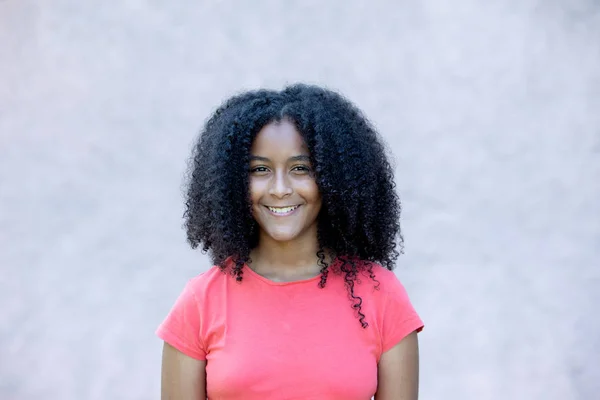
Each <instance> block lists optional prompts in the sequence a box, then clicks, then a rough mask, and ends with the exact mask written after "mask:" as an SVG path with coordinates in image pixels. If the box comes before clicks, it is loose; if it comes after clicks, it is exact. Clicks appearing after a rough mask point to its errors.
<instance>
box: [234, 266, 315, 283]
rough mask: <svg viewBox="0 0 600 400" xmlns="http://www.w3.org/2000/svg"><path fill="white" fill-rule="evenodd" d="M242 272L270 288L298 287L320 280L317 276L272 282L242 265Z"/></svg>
mask: <svg viewBox="0 0 600 400" xmlns="http://www.w3.org/2000/svg"><path fill="white" fill-rule="evenodd" d="M243 271H244V274H248V275H250V276H251V277H253V278H255V279H258V280H259V281H262V282H264V283H266V284H267V285H271V286H291V285H299V284H304V283H310V282H314V281H317V280H319V279H321V274H318V275H316V276H313V277H312V278H306V279H299V280H297V281H289V282H277V281H273V280H271V279H269V278H266V277H264V276H262V275H260V274H259V273H258V272H256V271H254V270H253V269H252V268H250V267H249V266H248V264H244V269H243Z"/></svg>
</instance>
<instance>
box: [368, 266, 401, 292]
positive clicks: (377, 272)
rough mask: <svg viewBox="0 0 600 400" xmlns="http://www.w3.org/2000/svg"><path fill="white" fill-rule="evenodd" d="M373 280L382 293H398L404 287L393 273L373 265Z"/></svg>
mask: <svg viewBox="0 0 600 400" xmlns="http://www.w3.org/2000/svg"><path fill="white" fill-rule="evenodd" d="M372 270H373V278H374V279H375V281H376V283H378V285H379V289H380V290H382V291H383V292H384V293H389V292H398V291H403V290H404V285H402V282H400V279H399V278H398V276H397V275H396V273H395V272H394V271H391V270H389V269H387V268H385V267H383V266H381V265H380V264H377V263H373V267H372Z"/></svg>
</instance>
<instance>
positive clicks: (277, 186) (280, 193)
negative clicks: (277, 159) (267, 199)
mask: <svg viewBox="0 0 600 400" xmlns="http://www.w3.org/2000/svg"><path fill="white" fill-rule="evenodd" d="M293 191H294V190H293V189H292V186H291V185H290V182H289V179H288V176H287V174H286V173H285V172H284V171H280V172H277V173H275V174H274V176H273V179H272V180H271V186H270V187H269V194H270V195H272V196H275V197H278V198H284V197H286V196H289V195H291V194H292V192H293Z"/></svg>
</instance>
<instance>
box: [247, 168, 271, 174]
mask: <svg viewBox="0 0 600 400" xmlns="http://www.w3.org/2000/svg"><path fill="white" fill-rule="evenodd" d="M265 172H269V170H268V169H267V167H254V168H250V173H258V174H264V173H265Z"/></svg>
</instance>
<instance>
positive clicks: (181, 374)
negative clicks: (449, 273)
mask: <svg viewBox="0 0 600 400" xmlns="http://www.w3.org/2000/svg"><path fill="white" fill-rule="evenodd" d="M250 155H251V161H250V171H249V174H250V188H249V189H250V198H251V202H252V213H253V216H254V219H255V220H256V222H257V223H258V226H259V228H260V233H259V245H258V246H257V248H256V249H254V250H253V251H252V253H251V258H252V260H253V261H252V264H251V265H250V267H251V268H252V269H253V270H254V271H256V272H257V273H258V274H260V275H262V276H264V277H266V278H268V279H271V280H273V281H278V282H287V281H294V280H301V279H307V278H310V277H314V276H317V275H318V274H319V273H320V267H319V266H318V264H317V257H316V253H317V250H318V241H317V216H318V214H319V211H320V210H321V205H322V199H321V195H320V193H319V188H318V186H317V184H316V182H315V179H314V174H313V172H312V171H313V170H312V166H311V165H310V161H309V158H308V156H309V152H308V148H307V147H306V145H305V143H304V140H303V139H302V136H301V135H300V134H299V133H298V132H297V130H296V128H295V126H294V125H293V124H292V123H290V122H288V121H285V120H284V121H281V122H275V123H271V124H268V125H267V126H265V127H264V128H263V129H262V130H261V131H260V132H259V133H258V135H257V137H256V138H255V140H254V143H253V145H252V148H251V149H250ZM267 206H271V207H286V206H299V207H298V208H297V209H296V210H295V211H294V212H293V213H292V214H291V215H288V216H277V215H273V213H272V212H271V211H270V210H269V209H268V208H267ZM205 368H206V362H205V361H200V360H195V359H193V358H190V357H188V356H186V355H184V354H182V353H181V352H179V351H178V350H176V349H175V348H173V347H172V346H170V345H169V344H167V343H165V344H164V350H163V362H162V399H163V400H171V399H173V400H174V399H177V400H188V399H189V400H192V399H193V400H197V399H205V398H206V370H205ZM418 384H419V350H418V340H417V334H416V332H413V333H412V334H410V335H408V336H407V337H406V338H405V339H403V340H402V341H401V342H400V343H398V344H397V345H396V346H395V347H393V348H392V349H390V350H389V351H387V352H386V353H384V354H383V355H382V357H381V359H380V362H379V364H378V388H377V393H376V395H375V399H376V400H417V398H418Z"/></svg>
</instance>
